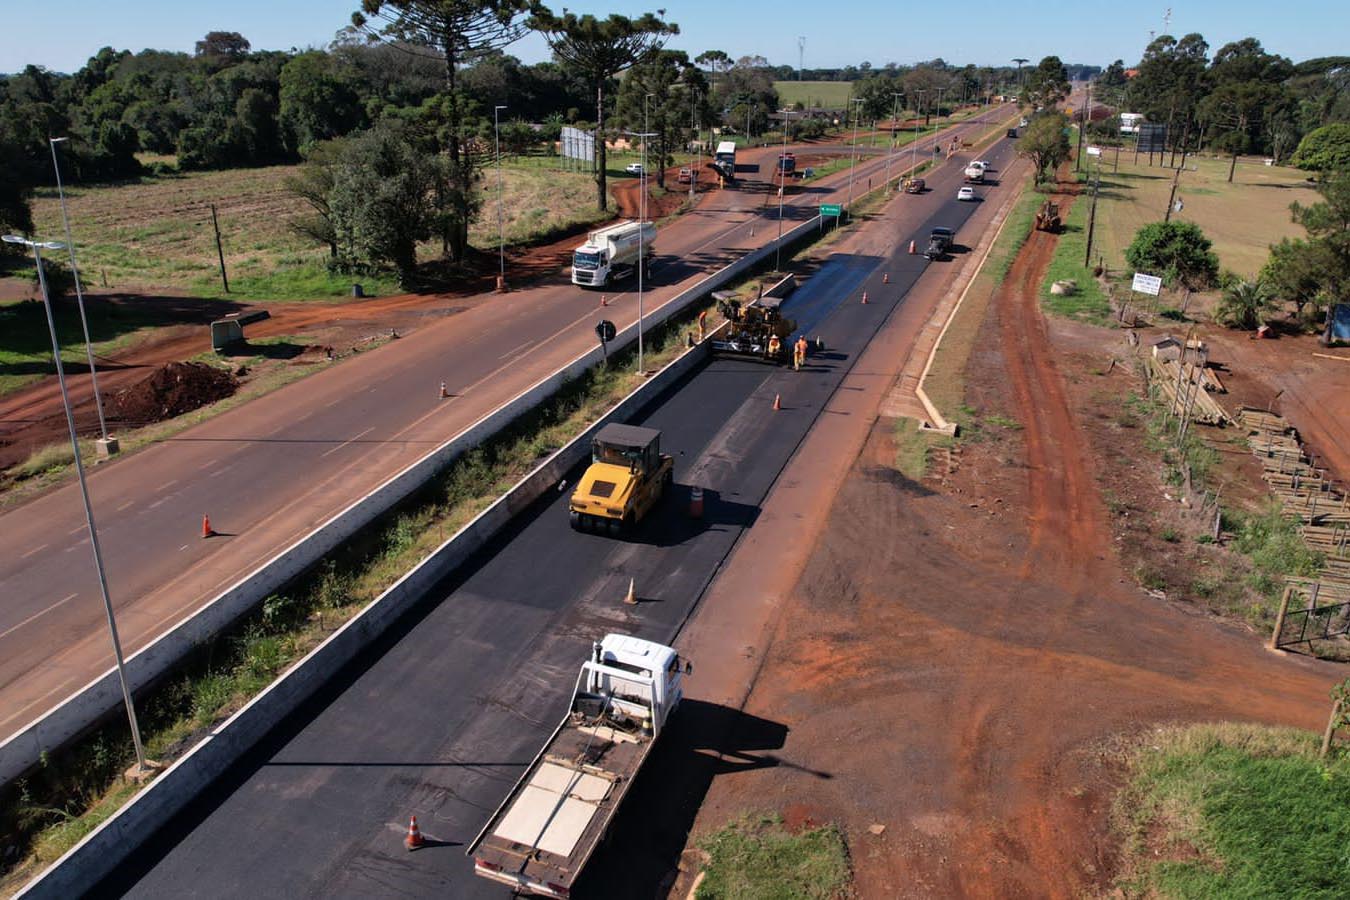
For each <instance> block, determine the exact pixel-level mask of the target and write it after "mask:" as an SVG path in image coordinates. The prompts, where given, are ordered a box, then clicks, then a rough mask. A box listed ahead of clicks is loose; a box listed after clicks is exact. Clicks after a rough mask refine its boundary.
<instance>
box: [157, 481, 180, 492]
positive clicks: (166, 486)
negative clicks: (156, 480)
mask: <svg viewBox="0 0 1350 900" xmlns="http://www.w3.org/2000/svg"><path fill="white" fill-rule="evenodd" d="M177 483H178V479H177V478H171V479H169V480H168V481H166V482H164V483H163V484H161V485H160V486H159V489H160V490H161V491H164V490H168V489H169V488H171V487H173V486H174V485H175V484H177Z"/></svg>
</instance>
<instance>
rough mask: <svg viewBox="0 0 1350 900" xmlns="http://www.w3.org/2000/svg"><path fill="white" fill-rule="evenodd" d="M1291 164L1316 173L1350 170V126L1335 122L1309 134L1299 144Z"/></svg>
mask: <svg viewBox="0 0 1350 900" xmlns="http://www.w3.org/2000/svg"><path fill="white" fill-rule="evenodd" d="M1291 162H1293V164H1294V165H1296V166H1298V167H1299V168H1300V169H1310V170H1312V171H1314V172H1330V171H1344V170H1346V169H1350V124H1347V123H1345V122H1333V123H1332V124H1330V125H1323V126H1322V127H1321V128H1315V129H1313V130H1312V131H1310V132H1308V133H1307V134H1305V135H1304V136H1303V140H1301V141H1299V142H1298V149H1297V150H1295V151H1294V157H1293V159H1292V160H1291Z"/></svg>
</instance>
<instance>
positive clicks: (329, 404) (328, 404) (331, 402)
mask: <svg viewBox="0 0 1350 900" xmlns="http://www.w3.org/2000/svg"><path fill="white" fill-rule="evenodd" d="M341 402H342V398H341V397H334V398H333V399H332V400H329V401H328V402H327V403H325V404H324V405H323V408H324V409H327V408H328V407H330V406H333V405H335V404H337V403H341Z"/></svg>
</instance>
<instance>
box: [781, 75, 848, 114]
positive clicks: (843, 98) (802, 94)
mask: <svg viewBox="0 0 1350 900" xmlns="http://www.w3.org/2000/svg"><path fill="white" fill-rule="evenodd" d="M773 87H774V90H776V91H778V102H779V103H780V104H782V105H783V106H792V105H793V104H794V103H800V104H802V105H803V106H806V107H823V108H825V109H843V108H844V107H846V106H848V101H849V98H850V97H852V96H853V82H851V81H775V82H774V83H773Z"/></svg>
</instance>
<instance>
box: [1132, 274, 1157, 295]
mask: <svg viewBox="0 0 1350 900" xmlns="http://www.w3.org/2000/svg"><path fill="white" fill-rule="evenodd" d="M1130 290H1132V291H1137V292H1138V293H1140V294H1152V295H1153V296H1155V297H1156V296H1158V292H1159V291H1161V290H1162V279H1161V278H1159V277H1158V276H1157V275H1145V274H1144V273H1143V272H1135V273H1134V283H1133V284H1131V285H1130Z"/></svg>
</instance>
